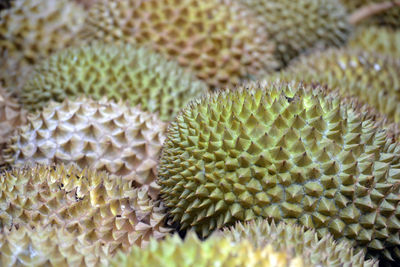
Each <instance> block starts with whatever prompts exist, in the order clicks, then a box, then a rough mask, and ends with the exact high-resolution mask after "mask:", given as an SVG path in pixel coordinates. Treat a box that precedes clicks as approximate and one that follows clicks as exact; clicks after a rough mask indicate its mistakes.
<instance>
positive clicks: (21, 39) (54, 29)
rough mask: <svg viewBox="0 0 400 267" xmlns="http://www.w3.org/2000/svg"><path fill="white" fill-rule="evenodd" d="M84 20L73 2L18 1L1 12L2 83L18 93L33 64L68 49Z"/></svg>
mask: <svg viewBox="0 0 400 267" xmlns="http://www.w3.org/2000/svg"><path fill="white" fill-rule="evenodd" d="M84 18H85V12H84V10H83V8H82V7H81V6H80V5H78V4H76V3H74V2H72V1H70V0H54V1H43V0H14V1H13V2H12V6H11V8H9V9H7V10H4V11H2V12H1V13H0V62H1V64H0V82H3V83H4V85H5V86H6V88H7V89H10V90H12V91H18V90H19V89H20V87H21V86H22V85H23V83H24V79H25V78H26V77H27V75H28V73H29V72H30V70H31V67H32V64H33V63H35V62H38V61H39V60H41V59H43V58H44V57H46V56H48V55H50V54H51V53H53V52H54V51H57V50H60V49H62V48H65V47H66V46H68V45H69V44H70V43H71V42H72V40H73V38H74V35H75V34H76V33H77V32H78V31H79V30H80V29H81V26H82V25H83V22H84Z"/></svg>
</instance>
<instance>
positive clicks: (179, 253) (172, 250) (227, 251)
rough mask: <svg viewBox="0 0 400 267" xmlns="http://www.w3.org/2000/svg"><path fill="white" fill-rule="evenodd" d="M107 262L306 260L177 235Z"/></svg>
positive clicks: (276, 265) (270, 266)
mask: <svg viewBox="0 0 400 267" xmlns="http://www.w3.org/2000/svg"><path fill="white" fill-rule="evenodd" d="M110 262H111V263H110V266H121V267H128V266H129V267H135V266H137V267H141V266H146V267H157V266H177V267H189V266H196V267H197V266H198V267H211V266H221V267H228V266H229V267H231V266H232V267H241V266H247V267H256V266H263V267H302V266H305V265H304V263H305V262H308V261H307V259H302V258H300V257H295V256H294V255H293V253H291V251H290V250H280V251H275V250H273V249H272V247H271V246H265V247H263V248H255V247H254V246H253V245H252V244H251V243H250V242H249V241H248V240H242V241H240V242H236V243H234V242H232V239H231V238H228V237H216V236H215V237H211V238H209V239H207V240H206V241H203V242H201V241H200V240H199V239H198V238H197V237H196V235H195V234H193V233H189V234H188V235H187V236H186V238H185V240H184V241H182V240H181V239H180V237H179V236H178V235H173V236H170V237H167V238H166V239H165V240H163V241H161V242H157V241H153V240H152V241H151V242H150V244H149V246H148V247H146V248H145V249H140V248H138V247H133V248H132V250H131V251H130V252H129V254H123V253H119V254H118V255H117V256H116V257H115V258H114V259H112V260H111V261H110Z"/></svg>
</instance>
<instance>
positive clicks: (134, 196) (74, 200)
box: [0, 165, 170, 255]
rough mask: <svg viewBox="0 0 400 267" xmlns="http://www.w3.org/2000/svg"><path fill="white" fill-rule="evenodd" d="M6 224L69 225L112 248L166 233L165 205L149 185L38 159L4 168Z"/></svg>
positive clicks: (107, 249) (124, 248) (0, 184)
mask: <svg viewBox="0 0 400 267" xmlns="http://www.w3.org/2000/svg"><path fill="white" fill-rule="evenodd" d="M0 188H1V190H0V193H1V203H2V205H1V207H0V211H1V214H2V216H1V218H0V226H1V227H5V228H9V229H10V228H11V227H12V226H18V225H28V226H31V227H34V228H37V227H41V226H43V227H46V226H48V225H50V226H55V227H58V228H65V229H66V231H68V232H70V233H73V234H74V235H76V236H79V238H80V239H82V240H85V242H89V243H91V244H93V245H96V244H97V243H100V244H101V249H102V250H103V252H105V253H107V254H110V255H111V254H113V253H115V252H116V251H118V250H122V251H128V250H129V249H130V247H131V246H133V245H138V246H145V245H147V244H148V242H149V238H150V237H154V238H155V239H161V238H163V237H164V236H166V235H167V234H168V233H169V232H170V229H169V228H167V227H165V225H164V218H165V210H164V207H163V206H162V204H160V203H159V202H158V201H153V200H152V199H151V197H150V195H149V191H148V189H147V188H145V187H141V188H136V187H134V186H132V183H131V182H130V181H128V180H126V179H124V178H122V177H120V176H116V175H109V174H107V173H106V172H96V171H93V170H90V169H83V170H81V169H79V168H77V167H75V166H72V165H71V166H64V165H55V166H45V165H43V166H42V165H38V166H34V167H26V168H22V169H11V170H7V171H5V172H4V173H1V174H0Z"/></svg>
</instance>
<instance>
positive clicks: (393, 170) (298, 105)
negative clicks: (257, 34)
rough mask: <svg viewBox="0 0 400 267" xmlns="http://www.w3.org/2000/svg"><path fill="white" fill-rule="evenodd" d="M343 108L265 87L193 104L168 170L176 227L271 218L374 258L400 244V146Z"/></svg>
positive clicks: (317, 93)
mask: <svg viewBox="0 0 400 267" xmlns="http://www.w3.org/2000/svg"><path fill="white" fill-rule="evenodd" d="M340 102H341V100H340V99H338V98H328V97H326V96H325V95H324V93H323V90H318V89H314V90H311V89H310V88H306V87H303V86H298V87H293V86H291V85H290V84H281V85H276V84H269V83H261V84H248V85H247V86H244V87H242V88H239V89H237V90H235V91H227V92H219V93H215V94H210V95H208V96H207V97H204V98H203V99H201V100H198V101H194V102H193V103H191V104H190V105H188V106H187V107H186V108H185V109H183V111H182V113H181V114H180V115H179V116H177V118H176V119H175V120H174V122H172V123H171V124H170V126H169V129H168V131H167V139H166V141H165V142H164V145H163V151H162V153H161V159H160V164H159V175H158V182H159V184H160V185H161V188H162V189H161V198H162V199H163V200H164V203H165V205H166V206H167V207H168V208H169V214H170V217H171V219H172V221H175V222H178V223H179V224H180V229H187V228H192V229H194V230H195V231H196V232H198V233H199V234H200V235H202V236H208V235H209V234H210V233H211V232H212V231H213V230H214V229H217V228H221V227H223V226H226V225H232V224H233V223H235V222H236V221H248V220H252V219H255V218H258V217H262V218H266V217H269V218H273V219H275V220H277V221H281V220H283V221H286V222H296V223H299V224H301V225H303V226H305V227H308V228H315V229H316V231H317V233H318V235H319V236H320V237H322V236H324V235H326V234H328V233H331V234H332V235H333V236H334V238H335V239H336V240H342V239H347V240H350V241H352V243H354V245H356V246H358V247H360V248H369V249H371V250H372V251H373V252H375V251H378V252H381V253H386V249H388V248H391V247H395V246H398V245H400V240H399V230H400V220H399V219H398V217H399V215H400V214H399V201H400V197H399V194H400V188H399V186H398V184H399V180H400V144H399V143H396V142H394V140H393V139H390V138H387V136H386V132H385V131H384V130H382V129H380V128H378V127H377V126H376V125H374V122H373V121H371V120H364V119H363V114H359V113H357V112H355V111H354V110H353V109H349V108H347V107H346V106H344V105H341V104H340ZM386 254H387V253H386Z"/></svg>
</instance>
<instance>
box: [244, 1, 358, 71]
mask: <svg viewBox="0 0 400 267" xmlns="http://www.w3.org/2000/svg"><path fill="white" fill-rule="evenodd" d="M240 2H241V3H243V4H244V5H246V6H248V7H249V8H250V9H252V10H255V11H256V12H257V14H258V15H260V18H261V19H262V20H261V21H262V22H263V23H264V24H265V25H266V26H267V27H266V28H267V32H268V34H269V36H270V38H271V39H272V40H273V41H274V42H275V43H276V52H275V54H276V57H277V58H278V59H279V60H280V61H281V62H282V63H283V64H287V63H288V62H289V61H290V60H291V59H293V58H295V57H296V56H298V55H299V54H301V53H304V52H307V51H309V50H312V49H316V48H318V49H322V48H326V47H330V46H336V47H338V46H342V45H343V44H345V42H346V41H347V39H348V37H349V35H350V33H351V29H352V26H351V25H350V24H349V22H348V21H347V12H346V8H345V7H344V6H343V5H342V4H341V3H340V2H339V0H298V1H293V0H240Z"/></svg>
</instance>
